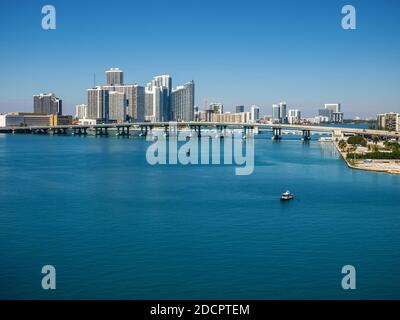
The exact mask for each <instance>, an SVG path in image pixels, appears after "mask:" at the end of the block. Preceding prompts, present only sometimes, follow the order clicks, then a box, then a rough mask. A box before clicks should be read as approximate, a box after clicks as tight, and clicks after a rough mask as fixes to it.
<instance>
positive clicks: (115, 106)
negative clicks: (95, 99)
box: [108, 91, 127, 123]
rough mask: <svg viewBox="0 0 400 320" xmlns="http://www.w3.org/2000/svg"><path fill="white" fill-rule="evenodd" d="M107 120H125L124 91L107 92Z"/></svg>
mask: <svg viewBox="0 0 400 320" xmlns="http://www.w3.org/2000/svg"><path fill="white" fill-rule="evenodd" d="M108 100H109V102H108V110H109V112H108V120H109V121H112V122H118V123H122V122H125V120H126V101H127V100H126V97H125V93H123V92H118V91H112V92H109V93H108Z"/></svg>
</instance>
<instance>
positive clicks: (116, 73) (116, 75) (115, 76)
mask: <svg viewBox="0 0 400 320" xmlns="http://www.w3.org/2000/svg"><path fill="white" fill-rule="evenodd" d="M106 77H107V85H109V86H115V85H123V84H124V72H123V71H122V70H120V69H119V68H111V69H109V70H107V71H106Z"/></svg>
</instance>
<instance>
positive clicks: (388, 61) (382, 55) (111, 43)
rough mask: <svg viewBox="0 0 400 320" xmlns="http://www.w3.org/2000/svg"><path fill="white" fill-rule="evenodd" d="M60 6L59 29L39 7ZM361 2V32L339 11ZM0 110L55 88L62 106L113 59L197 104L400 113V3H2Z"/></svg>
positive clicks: (141, 79) (22, 105)
mask: <svg viewBox="0 0 400 320" xmlns="http://www.w3.org/2000/svg"><path fill="white" fill-rule="evenodd" d="M45 4H53V5H54V6H55V7H56V9H57V30H55V31H44V30H42V28H41V19H42V14H41V8H42V6H43V5H45ZM345 4H352V5H354V6H355V7H356V9H357V30H353V31H352V30H350V31H345V30H343V29H342V28H341V19H342V14H341V8H342V6H343V5H345ZM0 19H1V20H0V41H1V50H0V64H1V73H0V112H5V111H16V110H32V95H33V94H35V93H40V92H54V93H56V94H57V95H58V96H60V97H61V98H62V99H63V100H64V105H65V108H66V110H67V111H69V112H72V110H73V107H74V105H75V104H79V103H85V102H86V89H87V88H89V87H91V86H92V85H93V74H94V73H96V75H97V82H98V84H99V83H103V82H104V81H105V76H104V70H105V69H107V68H109V67H120V68H121V69H123V70H124V71H125V79H126V81H127V82H130V83H133V82H136V83H140V84H145V83H147V82H148V81H149V80H150V79H151V78H152V77H153V76H155V75H158V74H164V73H168V74H171V75H172V76H173V81H174V86H175V85H178V84H183V83H184V82H187V81H189V80H192V79H193V80H195V82H196V86H197V88H196V89H197V90H196V94H197V96H196V104H197V105H199V106H200V108H203V106H204V101H205V100H206V99H207V100H208V101H209V102H210V101H214V100H215V101H221V102H223V103H224V104H225V105H226V108H227V109H228V110H229V109H231V108H232V107H233V106H234V105H237V104H244V105H246V106H249V105H251V104H257V105H259V106H261V107H263V109H262V113H263V114H265V113H270V112H271V111H270V109H271V104H272V103H275V102H279V101H281V100H286V101H287V103H288V105H289V107H297V108H300V109H302V110H303V113H304V114H306V115H310V116H311V115H314V114H315V113H316V110H317V109H318V108H319V107H321V106H322V104H323V103H325V102H341V103H342V105H343V108H344V111H345V113H346V115H347V116H348V117H350V116H356V115H360V116H374V115H375V114H376V113H378V112H384V111H400V86H399V84H400V40H399V39H400V37H399V35H400V1H398V0H368V1H366V0H364V1H361V0H348V1H341V0H279V1H277V0H276V1H267V0H240V1H239V0H230V1H217V0H212V1H211V0H202V1H189V0H185V1H184V0H169V1H166V0H164V1H159V0H152V1H136V0H129V1H128V0H124V1H117V0H114V1H93V0H86V1H83V0H81V1H75V0H63V1H59V0H48V1H46V2H44V1H36V0H26V1H22V0H13V1H6V2H5V1H3V2H2V3H1V12H0Z"/></svg>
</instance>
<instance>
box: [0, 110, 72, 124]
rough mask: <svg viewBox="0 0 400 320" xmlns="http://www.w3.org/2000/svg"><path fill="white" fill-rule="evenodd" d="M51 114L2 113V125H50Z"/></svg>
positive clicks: (0, 117) (0, 118) (0, 121)
mask: <svg viewBox="0 0 400 320" xmlns="http://www.w3.org/2000/svg"><path fill="white" fill-rule="evenodd" d="M51 116H52V115H45V114H39V113H32V112H12V113H7V114H2V115H0V127H26V126H49V125H50V117H51ZM56 116H57V115H56ZM71 121H72V118H71Z"/></svg>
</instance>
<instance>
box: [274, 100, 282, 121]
mask: <svg viewBox="0 0 400 320" xmlns="http://www.w3.org/2000/svg"><path fill="white" fill-rule="evenodd" d="M280 114H281V111H280V107H279V106H278V105H277V104H273V105H272V120H273V121H274V122H280Z"/></svg>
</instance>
